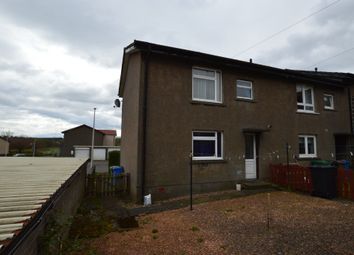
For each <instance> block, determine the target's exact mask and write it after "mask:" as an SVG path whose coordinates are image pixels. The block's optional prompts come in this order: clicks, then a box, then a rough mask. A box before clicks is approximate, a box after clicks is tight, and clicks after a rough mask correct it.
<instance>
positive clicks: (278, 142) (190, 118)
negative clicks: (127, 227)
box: [121, 53, 350, 200]
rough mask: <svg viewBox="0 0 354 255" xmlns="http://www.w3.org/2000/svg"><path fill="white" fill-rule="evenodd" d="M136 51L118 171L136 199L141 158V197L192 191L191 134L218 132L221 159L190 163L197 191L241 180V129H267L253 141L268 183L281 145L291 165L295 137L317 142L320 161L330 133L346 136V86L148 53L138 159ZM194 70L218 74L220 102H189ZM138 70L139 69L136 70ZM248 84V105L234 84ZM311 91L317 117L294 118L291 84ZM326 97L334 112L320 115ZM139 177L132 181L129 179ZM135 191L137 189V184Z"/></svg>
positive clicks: (330, 149) (328, 154)
mask: <svg viewBox="0 0 354 255" xmlns="http://www.w3.org/2000/svg"><path fill="white" fill-rule="evenodd" d="M140 60H141V58H140V55H139V53H134V54H132V55H131V56H130V61H129V67H128V69H127V70H128V71H127V74H126V84H125V89H124V94H123V98H124V99H123V100H124V103H123V119H122V122H123V124H122V148H121V150H122V165H123V166H124V167H125V169H126V171H128V172H131V174H132V185H131V188H132V194H133V198H135V199H137V200H138V199H140V198H141V197H140V196H139V194H140V192H139V191H138V189H137V188H136V187H140V186H139V185H140V184H139V173H142V169H141V167H142V158H143V157H145V164H146V165H145V169H144V170H145V172H144V173H145V175H144V184H145V190H144V194H149V193H151V194H152V195H153V199H164V198H167V197H173V196H177V195H184V194H186V193H187V192H188V189H189V157H188V156H189V154H190V152H191V149H192V131H193V130H212V131H222V132H223V136H224V137H223V144H224V145H223V151H224V155H223V156H224V160H222V161H204V162H194V164H193V179H194V182H195V185H194V191H195V192H203V191H212V190H220V189H226V188H234V186H235V183H236V182H238V181H240V180H244V179H245V162H244V158H243V156H244V154H245V140H244V133H243V130H244V129H250V128H258V129H267V128H268V127H271V128H269V130H268V131H267V132H262V133H259V134H258V135H257V147H258V152H257V154H258V178H259V179H267V178H268V177H269V171H268V166H269V164H270V163H284V162H285V161H286V153H285V144H286V143H287V142H288V143H289V144H290V146H291V150H290V161H291V162H299V163H301V164H307V163H308V162H309V160H297V159H295V157H296V156H297V155H298V135H300V134H313V135H316V137H317V155H318V157H319V158H323V159H330V158H332V155H335V145H334V134H336V133H350V120H349V118H348V116H349V106H348V94H347V90H346V89H344V88H339V87H334V86H323V85H318V84H317V83H303V82H298V81H297V80H294V79H292V80H290V79H285V78H279V77H274V76H271V75H264V74H260V73H257V72H252V73H251V72H241V71H239V70H238V69H236V68H231V67H229V66H223V65H215V64H213V63H211V62H207V61H203V60H202V59H200V60H198V61H191V60H186V59H182V58H178V57H171V56H170V57H166V56H163V55H157V54H151V56H150V58H149V67H148V79H147V84H146V85H147V87H148V90H147V91H148V94H147V97H146V100H147V101H146V110H147V112H146V129H145V131H146V151H145V154H144V155H141V153H142V148H141V145H140V143H141V141H142V134H141V131H142V129H143V128H144V127H143V126H142V122H141V121H140V120H141V118H142V111H141V107H142V102H143V101H142V99H141V97H142V95H143V90H142V89H143V88H144V85H145V84H144V83H143V80H142V79H141V77H140V76H139V75H142V72H143V69H142V68H141V67H143V66H144V65H143V64H142V62H141V61H140ZM193 66H198V67H204V68H211V69H217V70H220V71H221V73H222V89H223V103H222V104H218V105H216V104H208V103H200V102H195V101H192V68H193ZM139 67H140V70H139ZM238 79H243V80H251V81H252V82H253V92H254V100H253V101H251V102H250V101H241V100H236V80H238ZM297 84H303V85H309V86H313V88H314V96H315V111H316V113H315V114H304V113H298V112H297V102H296V85H297ZM323 93H331V94H333V95H334V100H335V102H334V103H335V110H334V111H328V110H324V105H323ZM133 175H136V177H133ZM135 185H136V186H135Z"/></svg>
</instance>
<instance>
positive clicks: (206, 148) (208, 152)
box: [193, 140, 215, 157]
mask: <svg viewBox="0 0 354 255" xmlns="http://www.w3.org/2000/svg"><path fill="white" fill-rule="evenodd" d="M193 156H194V157H214V156H215V141H200V140H194V141H193Z"/></svg>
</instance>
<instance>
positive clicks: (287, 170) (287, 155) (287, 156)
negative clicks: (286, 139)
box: [286, 143, 289, 188]
mask: <svg viewBox="0 0 354 255" xmlns="http://www.w3.org/2000/svg"><path fill="white" fill-rule="evenodd" d="M286 182H287V184H288V188H289V143H286Z"/></svg>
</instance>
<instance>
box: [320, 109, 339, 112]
mask: <svg viewBox="0 0 354 255" xmlns="http://www.w3.org/2000/svg"><path fill="white" fill-rule="evenodd" d="M323 110H324V111H326V112H336V111H337V110H336V109H328V108H324V109H323Z"/></svg>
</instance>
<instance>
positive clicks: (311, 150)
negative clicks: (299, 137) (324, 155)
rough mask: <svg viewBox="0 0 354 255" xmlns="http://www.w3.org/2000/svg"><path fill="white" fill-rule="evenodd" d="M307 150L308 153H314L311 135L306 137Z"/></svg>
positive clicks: (313, 142)
mask: <svg viewBox="0 0 354 255" xmlns="http://www.w3.org/2000/svg"><path fill="white" fill-rule="evenodd" d="M307 151H308V154H315V141H314V138H313V137H308V138H307Z"/></svg>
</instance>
